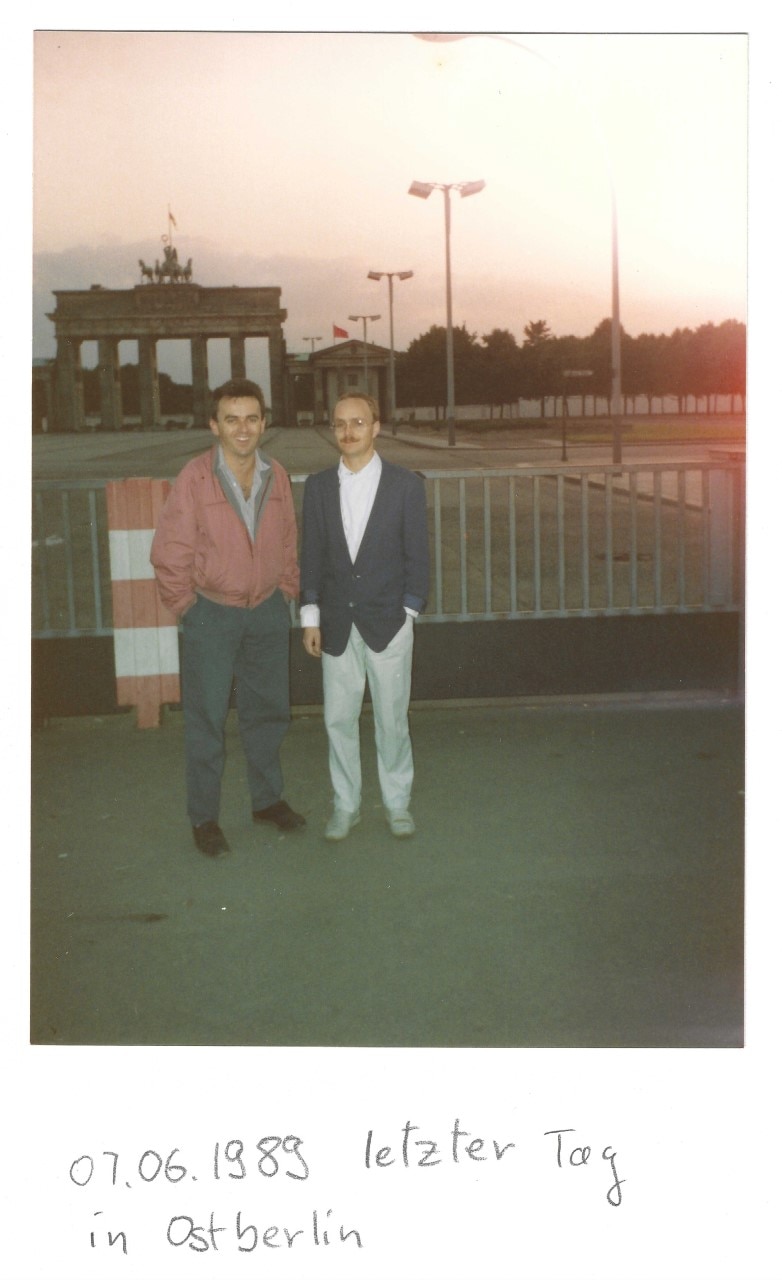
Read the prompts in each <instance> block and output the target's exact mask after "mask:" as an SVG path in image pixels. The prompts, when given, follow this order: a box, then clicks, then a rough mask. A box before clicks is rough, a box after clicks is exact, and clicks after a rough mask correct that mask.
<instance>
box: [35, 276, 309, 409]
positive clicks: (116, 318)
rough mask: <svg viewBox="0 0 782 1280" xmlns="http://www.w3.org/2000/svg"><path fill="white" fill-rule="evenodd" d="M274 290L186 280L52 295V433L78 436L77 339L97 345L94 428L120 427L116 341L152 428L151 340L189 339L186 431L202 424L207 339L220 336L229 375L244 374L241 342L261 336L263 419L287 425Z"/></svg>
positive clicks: (154, 375) (154, 374)
mask: <svg viewBox="0 0 782 1280" xmlns="http://www.w3.org/2000/svg"><path fill="white" fill-rule="evenodd" d="M280 295H281V290H280V289H278V288H273V287H270V288H260V287H259V288H240V287H239V286H237V285H233V286H230V287H223V288H217V289H211V288H204V287H202V286H201V285H197V284H188V283H178V284H170V283H158V284H155V283H151V284H141V285H136V286H135V288H133V289H104V288H103V287H102V286H101V285H93V286H92V288H91V289H88V290H55V294H54V296H55V299H56V307H55V310H54V311H53V312H51V313H49V319H50V320H52V321H53V322H54V327H55V336H56V339H57V359H56V410H55V416H56V426H57V429H58V430H59V431H83V430H84V427H85V417H84V383H83V373H82V363H81V345H82V343H83V342H97V344H98V367H99V370H100V402H101V425H102V427H103V429H104V430H109V431H111V430H119V429H121V427H122V423H123V410H122V395H121V389H120V362H119V344H120V342H123V341H126V340H128V339H131V340H135V341H136V342H137V343H138V358H139V393H140V401H141V426H142V428H143V429H144V430H154V429H155V428H156V427H158V426H159V425H160V387H159V382H158V365H157V343H158V342H159V341H160V340H163V339H170V338H174V339H186V340H188V341H189V342H190V355H191V365H192V378H193V426H195V427H207V426H208V425H209V397H210V389H209V376H208V365H207V342H208V340H209V339H210V338H228V339H229V342H230V353H231V354H230V358H231V377H234V378H243V377H246V376H247V368H246V358H245V340H246V339H247V338H258V337H260V338H266V339H267V340H268V351H269V371H270V380H271V402H270V404H269V406H268V414H267V422H268V423H270V424H271V423H274V424H275V425H278V426H280V425H285V423H286V421H287V420H288V405H287V402H286V393H287V388H288V380H287V379H286V367H285V357H286V351H285V338H284V336H283V330H282V325H283V321H284V320H285V319H286V315H287V312H285V311H284V310H283V309H282V307H281V306H280Z"/></svg>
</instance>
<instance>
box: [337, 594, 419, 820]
mask: <svg viewBox="0 0 782 1280" xmlns="http://www.w3.org/2000/svg"><path fill="white" fill-rule="evenodd" d="M412 666H413V619H412V618H411V617H410V615H409V614H408V615H407V617H406V619H405V622H404V624H403V625H402V627H401V628H400V630H399V631H398V632H397V633H396V635H395V636H394V638H393V640H392V641H391V642H390V644H389V645H388V646H387V647H386V648H385V649H384V650H383V652H382V653H375V652H374V651H373V650H372V649H370V648H369V647H368V646H367V645H366V644H365V643H364V641H363V640H362V639H361V636H360V635H359V633H358V631H357V630H356V628H355V626H354V627H352V628H351V632H350V638H349V640H348V644H347V648H346V649H345V652H344V653H342V654H340V656H339V657H338V658H335V657H333V656H332V655H331V654H328V653H324V655H323V711H324V718H325V722H326V731H327V733H328V737H329V771H330V773H331V784H332V786H333V788H334V808H335V809H342V810H346V811H347V812H348V813H357V812H358V810H359V809H360V808H361V751H360V743H359V716H360V715H361V705H362V702H363V700H364V692H365V689H366V684H367V680H368V681H369V692H370V694H371V697H372V713H373V716H374V721H375V747H376V749H377V772H378V777H379V779H380V793H381V795H382V797H383V804H384V805H385V806H386V808H387V809H407V808H408V806H409V804H410V791H411V789H412V786H413V748H412V744H411V742H410V727H409V725H408V719H407V715H408V708H409V705H410V676H411V671H412Z"/></svg>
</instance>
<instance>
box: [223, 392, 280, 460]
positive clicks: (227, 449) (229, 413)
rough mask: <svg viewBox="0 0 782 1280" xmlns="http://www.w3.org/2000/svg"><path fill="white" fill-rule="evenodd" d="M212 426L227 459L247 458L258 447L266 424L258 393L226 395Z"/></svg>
mask: <svg viewBox="0 0 782 1280" xmlns="http://www.w3.org/2000/svg"><path fill="white" fill-rule="evenodd" d="M209 426H210V427H211V429H212V433H213V434H214V435H216V436H217V438H218V440H219V441H220V443H221V445H222V446H223V452H224V454H225V456H226V460H227V461H229V462H230V461H231V460H234V461H244V460H246V459H247V458H251V457H252V456H253V454H254V453H255V450H256V449H257V448H258V441H259V440H260V438H261V436H262V435H263V432H264V428H265V427H266V419H265V418H264V416H263V414H262V413H261V406H260V404H259V403H258V401H257V400H256V398H255V396H236V397H235V398H233V397H229V396H223V398H222V400H220V401H219V402H218V405H217V417H216V418H211V419H210V421H209Z"/></svg>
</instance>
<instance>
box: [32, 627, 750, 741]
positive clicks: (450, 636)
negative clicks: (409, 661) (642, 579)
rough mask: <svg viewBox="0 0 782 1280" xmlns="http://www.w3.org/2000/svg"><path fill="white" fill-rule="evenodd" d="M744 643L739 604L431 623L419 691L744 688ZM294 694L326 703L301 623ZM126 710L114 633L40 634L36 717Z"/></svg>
mask: <svg viewBox="0 0 782 1280" xmlns="http://www.w3.org/2000/svg"><path fill="white" fill-rule="evenodd" d="M740 645H741V637H740V629H739V615H738V614H736V613H724V614H721V613H697V614H695V613H693V614H653V615H649V616H643V617H641V616H634V615H623V616H621V617H593V618H550V619H548V618H542V619H541V618H534V619H532V618H530V619H520V620H516V621H507V622H503V621H498V622H453V623H451V622H443V623H431V624H422V625H419V626H418V627H417V628H416V642H415V658H414V664H413V700H414V701H416V700H418V701H439V700H447V699H457V698H458V699H463V698H467V699H469V698H497V697H551V696H559V697H563V696H564V697H568V696H572V697H578V695H580V694H601V693H604V694H621V693H648V692H662V691H675V692H687V691H696V690H706V689H709V690H730V691H735V690H736V688H737V685H738V672H739V662H740V658H739V654H740ZM291 700H292V702H293V704H294V706H307V705H313V704H318V703H320V702H321V685H320V665H319V663H318V662H316V661H314V660H313V659H311V658H309V657H307V655H306V654H305V653H304V650H303V648H302V646H301V636H300V632H299V631H298V630H294V631H293V632H292V633H291ZM121 709H122V708H118V707H117V702H116V686H115V678H114V647H113V641H112V638H111V636H97V637H95V636H90V637H84V638H76V639H54V640H34V641H33V650H32V711H33V721H34V723H39V724H40V723H43V722H44V721H45V720H46V719H48V718H52V717H57V716H74V715H111V714H113V713H115V712H117V711H118V710H121Z"/></svg>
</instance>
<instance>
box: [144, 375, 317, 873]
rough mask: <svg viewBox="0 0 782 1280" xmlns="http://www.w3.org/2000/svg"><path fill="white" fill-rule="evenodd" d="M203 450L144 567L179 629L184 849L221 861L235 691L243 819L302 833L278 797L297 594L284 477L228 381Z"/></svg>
mask: <svg viewBox="0 0 782 1280" xmlns="http://www.w3.org/2000/svg"><path fill="white" fill-rule="evenodd" d="M209 425H210V427H211V429H212V432H213V434H214V435H215V436H216V437H217V443H216V444H215V446H214V448H212V449H210V450H209V451H208V452H207V453H204V454H201V455H199V457H197V458H194V459H193V460H192V462H188V463H187V465H186V466H185V467H184V468H183V469H182V471H181V472H180V473H179V476H178V477H177V479H176V481H175V483H174V486H173V488H172V490H171V493H170V494H169V497H168V499H167V501H166V504H165V507H164V508H163V511H162V513H161V516H160V522H159V524H158V527H157V530H156V532H155V536H154V539H153V542H152V551H151V554H150V559H151V561H152V564H153V566H154V569H155V577H156V578H157V583H158V590H159V592H160V598H161V600H162V601H163V603H164V604H165V605H166V606H167V607H168V608H169V609H171V610H172V612H173V613H175V614H177V615H178V616H179V617H180V618H181V620H182V709H183V712H184V722H185V756H186V777H187V811H188V816H189V818H190V822H191V824H192V827H193V838H194V840H195V843H196V847H197V848H198V849H199V850H200V851H201V853H203V854H205V855H206V856H207V857H220V856H222V855H223V854H226V853H229V852H230V850H229V846H228V842H227V841H226V838H225V836H224V835H223V832H222V830H221V829H220V826H219V825H218V818H219V811H220V784H221V780H222V774H223V767H224V764H225V739H224V732H225V722H226V718H227V716H228V707H229V702H230V698H231V690H232V688H233V686H234V683H235V685H236V710H237V714H238V719H239V732H240V736H241V741H242V746H243V748H244V754H245V757H246V761H247V780H248V783H249V789H250V798H251V808H252V816H253V820H254V821H255V822H271V823H274V825H275V826H277V827H278V828H279V829H280V830H281V831H293V830H295V829H296V828H298V827H302V826H304V818H303V817H302V816H301V815H300V814H298V813H295V812H294V811H293V809H291V807H290V805H289V804H288V803H287V801H285V800H283V799H282V790H283V780H282V770H281V767H280V747H281V745H282V740H283V738H284V736H285V732H286V730H287V728H288V725H289V723H290V701H289V635H290V610H289V603H290V601H291V600H293V599H295V598H296V597H297V595H298V591H299V568H298V562H297V559H296V517H295V514H294V510H293V499H292V496H291V487H290V482H289V480H288V476H287V474H286V472H285V470H284V468H283V467H282V466H281V465H280V464H279V463H278V462H276V461H275V460H274V459H273V458H268V457H266V456H265V455H264V454H263V453H261V452H260V450H259V448H258V444H259V442H260V438H261V436H262V435H263V432H264V429H265V427H266V407H265V404H264V398H263V392H262V391H261V389H260V387H259V386H257V385H256V383H254V382H250V381H248V380H247V379H244V378H237V379H233V380H232V381H230V382H226V383H224V385H223V386H221V387H218V389H217V390H216V391H215V393H214V395H213V397H212V416H211V419H210V423H209Z"/></svg>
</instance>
